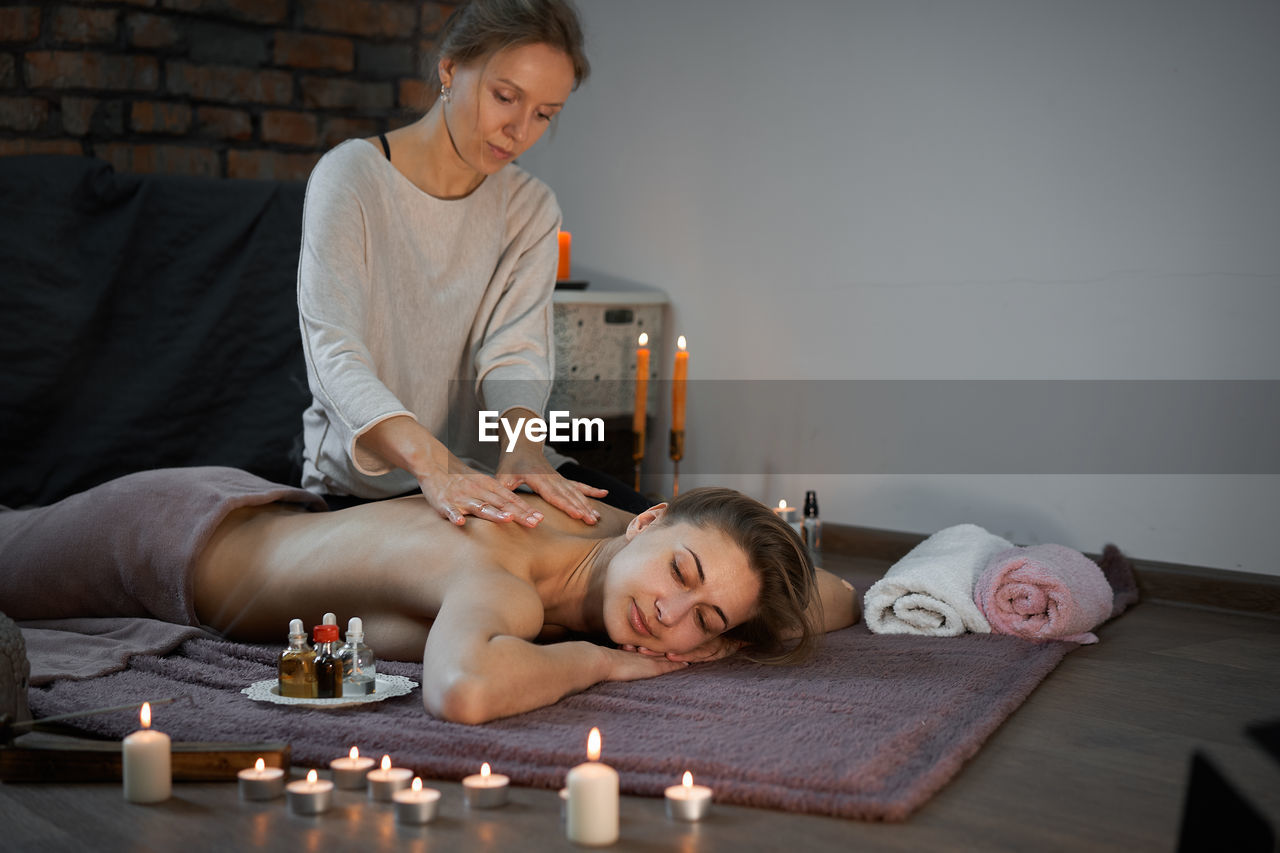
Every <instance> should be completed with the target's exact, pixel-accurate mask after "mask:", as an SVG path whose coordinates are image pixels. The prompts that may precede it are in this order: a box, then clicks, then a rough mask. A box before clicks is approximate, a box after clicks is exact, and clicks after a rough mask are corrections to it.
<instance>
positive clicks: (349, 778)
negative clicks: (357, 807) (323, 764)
mask: <svg viewBox="0 0 1280 853" xmlns="http://www.w3.org/2000/svg"><path fill="white" fill-rule="evenodd" d="M329 769H330V770H332V771H333V782H334V784H335V785H337V786H338V787H339V788H342V789H343V790H347V791H358V790H359V789H361V788H363V787H364V786H365V781H364V777H365V775H366V774H368V772H369V771H370V770H372V769H373V759H372V758H369V757H368V756H367V755H361V754H360V750H358V749H356V748H355V747H354V746H353V747H351V752H350V753H348V754H347V755H345V756H343V757H342V758H335V759H333V761H330V762H329Z"/></svg>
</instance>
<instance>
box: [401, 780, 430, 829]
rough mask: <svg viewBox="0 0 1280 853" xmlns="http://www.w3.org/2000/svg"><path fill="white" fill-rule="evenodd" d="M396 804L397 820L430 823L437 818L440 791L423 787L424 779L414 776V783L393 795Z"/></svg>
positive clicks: (410, 822)
mask: <svg viewBox="0 0 1280 853" xmlns="http://www.w3.org/2000/svg"><path fill="white" fill-rule="evenodd" d="M391 799H392V800H394V801H395V804H396V820H398V821H400V822H401V823H409V824H417V823H429V822H430V821H432V820H434V819H435V816H436V806H437V805H438V804H439V803H440V792H439V791H437V790H436V789H435V788H424V787H422V780H421V779H419V778H418V777H417V776H414V777H413V784H412V785H410V786H409V787H408V788H406V789H404V790H403V791H396V792H395V793H394V794H392V795H391Z"/></svg>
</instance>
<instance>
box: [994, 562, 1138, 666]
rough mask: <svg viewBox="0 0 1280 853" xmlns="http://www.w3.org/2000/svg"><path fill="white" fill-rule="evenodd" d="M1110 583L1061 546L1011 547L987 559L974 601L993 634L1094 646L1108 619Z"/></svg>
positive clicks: (1110, 602) (1088, 564) (1093, 567)
mask: <svg viewBox="0 0 1280 853" xmlns="http://www.w3.org/2000/svg"><path fill="white" fill-rule="evenodd" d="M1112 597H1113V593H1112V590H1111V585H1110V584H1109V583H1107V578H1106V576H1105V575H1103V573H1102V569H1100V568H1098V566H1097V564H1096V563H1094V562H1093V561H1092V560H1090V559H1089V558H1088V557H1086V556H1085V555H1084V554H1081V553H1080V552H1079V551H1075V550H1072V549H1071V548H1067V547H1066V546H1064V545H1032V546H1030V547H1028V548H1011V549H1009V550H1008V551H1002V552H1000V553H999V554H996V555H995V556H994V557H992V558H991V561H990V562H989V563H987V568H986V569H985V570H984V571H983V572H982V574H981V575H980V576H979V577H978V582H977V584H975V585H974V589H973V600H974V603H975V604H977V605H978V608H979V609H980V610H982V614H983V615H984V616H986V617H987V621H988V622H990V623H991V630H992V632H994V633H996V634H1014V635H1016V636H1019V637H1026V638H1027V639H1029V640H1067V641H1068V642H1072V643H1084V644H1087V643H1096V642H1098V638H1097V636H1095V635H1094V634H1092V633H1090V631H1092V630H1093V629H1094V628H1095V627H1097V626H1098V625H1100V624H1102V623H1103V622H1104V621H1105V620H1106V619H1107V617H1109V616H1110V615H1111V607H1112Z"/></svg>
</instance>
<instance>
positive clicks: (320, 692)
mask: <svg viewBox="0 0 1280 853" xmlns="http://www.w3.org/2000/svg"><path fill="white" fill-rule="evenodd" d="M311 636H312V639H313V640H314V642H315V647H316V696H317V697H318V698H320V699H337V698H339V697H341V696H342V659H341V658H339V657H338V655H337V649H336V648H335V644H336V643H337V642H338V626H337V625H317V626H315V628H313V629H312V630H311Z"/></svg>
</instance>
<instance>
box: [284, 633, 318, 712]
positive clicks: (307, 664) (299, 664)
mask: <svg viewBox="0 0 1280 853" xmlns="http://www.w3.org/2000/svg"><path fill="white" fill-rule="evenodd" d="M276 671H277V678H278V679H279V687H278V689H279V691H280V695H281V696H289V697H291V698H294V699H314V698H316V651H315V649H313V648H311V646H309V645H308V644H307V632H306V631H305V630H303V628H302V620H301V619H294V620H292V621H290V622H289V647H288V648H286V649H285V650H284V651H282V652H281V653H280V659H279V661H278V662H277V664H276Z"/></svg>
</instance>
